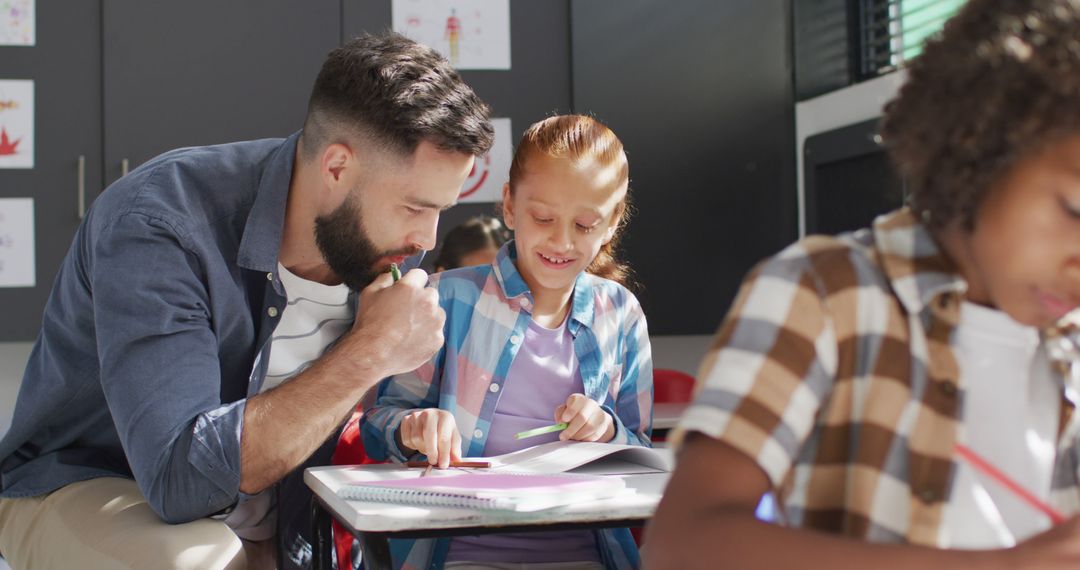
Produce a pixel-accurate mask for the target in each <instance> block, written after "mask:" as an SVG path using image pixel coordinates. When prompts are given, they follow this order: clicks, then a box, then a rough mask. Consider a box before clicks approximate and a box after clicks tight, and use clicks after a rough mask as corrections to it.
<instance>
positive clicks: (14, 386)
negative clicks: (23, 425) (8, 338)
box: [0, 342, 33, 436]
mask: <svg viewBox="0 0 1080 570" xmlns="http://www.w3.org/2000/svg"><path fill="white" fill-rule="evenodd" d="M32 346H33V343H30V342H0V436H2V435H3V434H4V433H5V432H7V429H8V426H10V425H11V413H12V411H14V410H15V397H16V396H17V395H18V394H19V383H21V382H22V375H23V369H24V368H26V359H27V358H29V357H30V348H31V347H32Z"/></svg>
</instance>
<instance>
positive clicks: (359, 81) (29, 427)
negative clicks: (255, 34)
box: [0, 34, 493, 568]
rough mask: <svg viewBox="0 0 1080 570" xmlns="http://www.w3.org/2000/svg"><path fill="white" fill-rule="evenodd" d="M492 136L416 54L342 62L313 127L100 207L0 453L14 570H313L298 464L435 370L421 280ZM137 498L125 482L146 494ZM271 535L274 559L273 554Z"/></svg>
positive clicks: (322, 79) (204, 157)
mask: <svg viewBox="0 0 1080 570" xmlns="http://www.w3.org/2000/svg"><path fill="white" fill-rule="evenodd" d="M492 138H493V130H492V127H491V124H490V121H489V111H488V108H487V107H486V106H485V105H484V104H483V102H481V101H480V100H479V98H478V97H477V96H476V95H475V94H474V93H473V92H472V90H471V89H469V87H468V86H466V85H465V84H464V83H463V82H462V80H461V78H460V77H459V76H458V75H457V73H456V72H454V70H453V69H452V68H451V67H450V65H449V64H448V63H447V62H446V61H445V60H443V59H442V58H441V57H439V56H438V55H437V54H436V53H435V52H433V51H432V50H430V49H429V48H426V47H424V46H421V45H418V44H416V43H414V42H412V41H410V40H407V39H405V38H404V37H402V36H399V35H395V34H389V35H385V36H381V37H373V36H365V37H362V38H358V39H357V40H354V41H352V42H350V43H348V44H346V45H345V46H343V47H341V48H338V49H336V50H334V51H333V52H331V53H330V55H329V57H328V59H327V60H326V62H325V63H324V65H323V68H322V70H321V72H320V74H319V76H318V78H317V79H316V82H315V86H314V88H313V90H312V94H311V99H310V103H309V107H308V114H307V118H306V120H305V123H304V128H303V131H301V132H300V133H297V134H294V135H292V136H291V137H289V138H287V139H284V140H280V139H274V140H260V141H251V142H243V143H235V144H227V145H220V146H212V147H202V148H189V149H181V150H177V151H173V152H170V153H166V154H164V155H162V156H160V157H158V158H155V159H153V160H151V161H150V162H148V163H146V164H144V165H143V166H141V167H140V168H138V169H136V170H135V171H133V172H132V173H131V174H129V175H128V176H125V177H124V178H122V179H121V180H120V181H118V182H117V183H115V184H113V185H112V186H111V187H110V188H109V189H108V190H107V191H106V192H104V193H103V194H102V195H101V197H100V198H98V200H97V201H96V203H95V204H94V206H93V208H91V210H90V212H89V214H88V215H87V217H86V219H85V220H84V221H83V223H82V224H81V226H80V227H79V230H78V232H77V235H76V236H75V240H74V243H73V244H72V247H71V250H70V251H69V253H68V256H67V258H66V259H65V260H64V263H63V265H62V267H61V268H60V272H59V274H58V276H57V279H56V283H55V285H54V288H53V291H52V295H51V296H50V298H49V301H48V305H47V307H46V310H45V316H44V322H43V325H42V330H41V333H40V335H39V337H38V339H37V342H36V344H35V345H34V349H33V352H32V354H31V356H30V361H29V363H28V365H27V368H26V373H25V376H24V379H23V383H22V387H21V389H20V392H19V399H18V402H17V404H16V409H15V418H14V422H13V423H12V427H11V429H10V431H9V432H8V434H7V435H6V437H5V438H4V439H3V440H2V441H0V476H2V478H0V483H2V486H0V553H2V554H3V555H4V556H5V557H6V558H8V560H9V561H11V562H12V564H13V565H14V566H15V567H16V568H54V567H55V568H60V567H70V568H74V567H87V566H89V567H132V568H165V567H169V568H226V567H228V568H233V567H238V568H239V567H256V568H263V567H270V568H272V567H274V553H275V551H276V550H278V548H277V546H280V551H281V552H282V553H283V554H284V556H283V557H282V558H281V559H280V560H279V561H278V564H279V566H281V567H293V566H303V565H304V564H306V562H307V561H308V560H309V559H310V546H308V543H307V542H306V540H305V537H304V536H303V531H305V530H306V527H307V524H306V522H305V521H304V518H303V516H302V515H303V513H305V507H307V501H308V497H309V495H307V494H306V489H304V487H303V485H302V483H301V480H300V478H301V474H302V470H303V467H305V466H307V465H310V464H315V463H319V462H326V460H327V459H328V457H329V451H331V450H332V448H333V443H334V441H335V440H336V436H337V431H338V428H339V427H340V425H341V422H342V421H343V420H344V419H345V418H346V417H347V416H348V415H349V413H350V412H351V411H352V410H353V408H354V407H355V406H356V404H357V402H358V401H359V400H360V399H361V397H362V396H363V394H364V393H365V392H366V391H367V390H368V389H369V388H370V387H372V386H374V385H375V384H376V383H377V382H378V381H379V380H380V379H382V378H385V377H387V376H390V375H393V374H396V373H400V372H406V371H409V370H412V369H414V368H416V367H417V366H419V365H421V364H422V363H424V362H426V361H427V360H428V359H429V358H430V356H431V355H432V354H433V353H434V352H435V351H436V350H437V349H438V348H439V347H440V346H441V344H442V340H443V339H442V324H443V319H444V314H443V312H442V310H441V309H439V305H438V299H437V294H436V293H435V292H434V290H430V289H426V288H425V284H426V281H427V279H426V275H424V273H423V272H422V271H420V270H418V269H412V270H411V271H408V272H407V273H406V274H405V276H404V277H403V278H402V279H401V280H400V281H398V282H397V283H394V282H393V281H392V279H391V278H390V276H389V275H387V274H386V273H385V272H386V270H387V268H388V267H389V266H390V264H391V263H397V264H399V265H402V266H404V267H405V268H406V269H408V268H409V267H412V266H415V264H416V261H417V259H416V258H415V257H410V256H414V255H415V254H417V253H419V252H421V251H422V250H427V249H431V248H432V247H433V246H434V244H435V229H436V225H437V223H438V218H439V214H440V212H441V211H442V210H443V209H445V208H447V207H449V206H451V205H453V203H454V202H455V201H456V199H457V195H458V192H459V190H460V188H461V185H462V183H463V182H464V180H465V178H466V176H467V175H468V173H469V171H470V169H471V168H472V164H473V157H474V156H476V155H479V154H483V153H485V152H487V151H488V149H489V148H490V146H491V143H492ZM132 479H133V480H132ZM275 537H276V538H277V540H276V541H275V540H274V538H275Z"/></svg>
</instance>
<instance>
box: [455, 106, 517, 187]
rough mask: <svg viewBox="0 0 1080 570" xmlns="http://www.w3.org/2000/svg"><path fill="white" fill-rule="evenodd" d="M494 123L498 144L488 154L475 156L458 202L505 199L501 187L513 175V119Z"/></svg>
mask: <svg viewBox="0 0 1080 570" xmlns="http://www.w3.org/2000/svg"><path fill="white" fill-rule="evenodd" d="M491 124H492V125H493V126H494V127H495V143H494V144H493V145H492V146H491V151H490V152H488V154H487V156H482V157H479V158H477V159H476V163H475V164H474V165H473V169H472V172H470V173H469V177H468V178H466V179H465V184H463V185H462V186H461V194H460V195H458V202H498V201H499V200H502V187H503V184H504V183H506V181H507V180H508V179H509V177H510V161H511V160H513V158H514V131H513V129H512V128H511V126H510V119H492V120H491Z"/></svg>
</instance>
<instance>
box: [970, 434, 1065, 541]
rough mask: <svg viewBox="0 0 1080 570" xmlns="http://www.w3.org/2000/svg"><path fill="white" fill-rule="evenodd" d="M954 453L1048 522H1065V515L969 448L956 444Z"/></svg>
mask: <svg viewBox="0 0 1080 570" xmlns="http://www.w3.org/2000/svg"><path fill="white" fill-rule="evenodd" d="M956 453H957V455H959V456H960V457H962V458H963V459H964V460H965V461H967V462H968V464H970V465H971V466H972V467H974V468H975V470H977V471H979V472H980V473H982V474H984V475H986V476H987V477H990V478H991V479H993V480H995V481H997V482H998V483H1000V484H1001V485H1002V486H1003V487H1005V488H1006V489H1008V490H1009V491H1012V492H1013V494H1015V495H1016V496H1017V497H1019V498H1020V499H1021V500H1023V501H1024V502H1025V503H1027V504H1028V505H1030V506H1031V507H1034V508H1035V509H1037V510H1038V511H1040V512H1042V513H1043V514H1045V515H1046V516H1048V517H1050V520H1051V521H1053V523H1054V524H1061V523H1063V522H1065V515H1063V514H1061V513H1060V512H1059V511H1058V510H1057V509H1055V508H1054V507H1051V506H1050V505H1047V504H1046V503H1044V502H1042V501H1041V500H1039V498H1038V497H1036V496H1035V495H1033V494H1032V493H1031V492H1030V491H1028V490H1027V489H1025V488H1023V487H1021V486H1020V484H1019V483H1017V482H1016V481H1013V480H1012V478H1010V477H1009V476H1008V475H1006V474H1005V473H1003V472H1001V471H999V470H998V468H997V467H994V466H993V465H991V464H990V462H988V461H987V460H985V459H983V458H982V457H980V456H979V454H977V453H975V452H974V451H972V450H971V449H970V448H969V447H967V446H965V445H962V444H959V443H958V444H956Z"/></svg>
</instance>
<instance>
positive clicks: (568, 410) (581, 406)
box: [555, 394, 615, 443]
mask: <svg viewBox="0 0 1080 570" xmlns="http://www.w3.org/2000/svg"><path fill="white" fill-rule="evenodd" d="M555 421H556V422H566V423H568V424H570V425H568V426H567V427H566V429H564V430H563V431H562V433H560V434H559V439H561V440H563V441H566V440H572V441H600V442H603V443H607V442H609V441H611V439H612V438H613V437H615V420H613V419H611V416H610V415H608V413H607V412H605V411H604V410H603V408H601V407H600V404H597V403H596V402H595V401H594V400H590V399H589V398H588V397H586V396H585V394H570V397H569V398H567V399H566V403H564V404H562V405H561V406H559V407H558V408H555Z"/></svg>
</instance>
